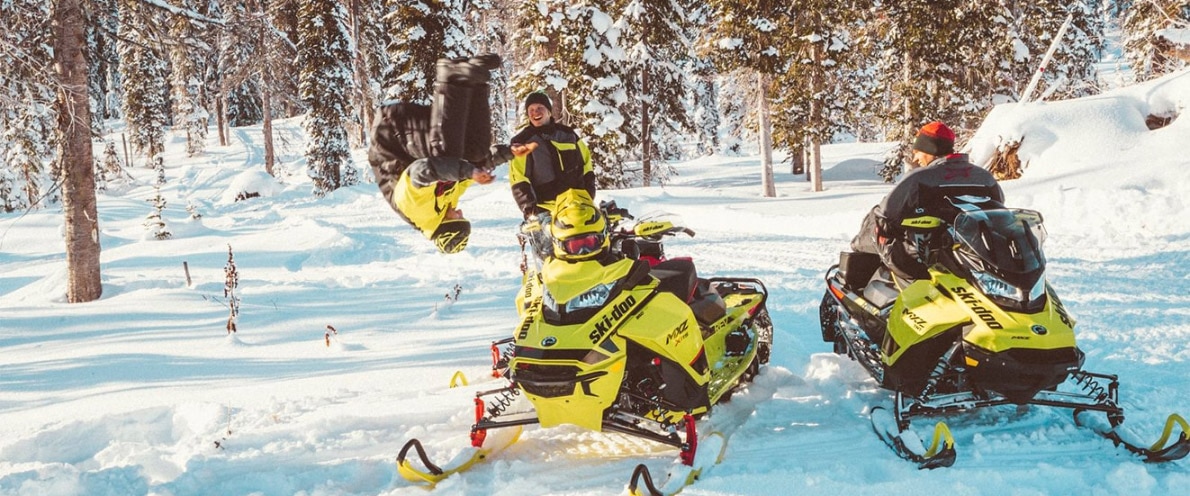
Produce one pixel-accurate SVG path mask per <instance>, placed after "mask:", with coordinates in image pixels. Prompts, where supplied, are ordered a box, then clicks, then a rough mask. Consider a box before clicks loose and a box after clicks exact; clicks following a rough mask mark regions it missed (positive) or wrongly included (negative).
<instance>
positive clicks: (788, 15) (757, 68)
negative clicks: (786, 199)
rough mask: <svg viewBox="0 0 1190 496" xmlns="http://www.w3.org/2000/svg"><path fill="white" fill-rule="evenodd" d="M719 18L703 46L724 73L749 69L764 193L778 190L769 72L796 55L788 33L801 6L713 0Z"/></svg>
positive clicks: (775, 71) (780, 68)
mask: <svg viewBox="0 0 1190 496" xmlns="http://www.w3.org/2000/svg"><path fill="white" fill-rule="evenodd" d="M707 4H708V5H709V6H710V7H711V8H712V9H713V10H712V12H713V14H712V17H713V18H714V19H715V21H716V22H715V23H714V24H713V25H712V26H710V29H709V30H708V33H707V35H706V36H704V38H703V39H702V42H701V43H702V45H703V50H704V51H706V52H707V53H709V54H710V55H711V56H712V60H714V61H715V63H716V65H717V66H718V67H719V70H720V72H724V73H727V72H734V71H739V70H741V69H748V70H749V71H751V72H752V74H749V75H747V76H746V77H747V78H748V79H749V80H751V81H752V82H751V83H750V84H752V85H754V86H755V88H756V97H755V102H756V103H755V105H754V108H755V110H756V116H757V122H758V126H757V129H758V130H759V135H760V154H761V174H760V184H761V194H762V195H764V196H766V197H772V196H776V195H777V191H776V186H775V184H774V182H773V164H772V139H771V138H772V125H771V123H770V121H769V119H770V117H771V115H770V110H769V105H770V103H771V101H772V95H771V93H770V92H771V91H772V88H773V86H774V85H773V84H772V80H771V77H772V76H773V75H774V74H779V73H781V72H783V71H784V70H785V69H786V68H787V67H788V65H789V62H790V60H791V59H792V57H793V56H794V54H793V53H792V52H791V49H790V46H789V45H788V43H789V41H790V40H789V36H783V35H781V34H779V33H784V32H787V30H788V29H789V28H790V27H792V22H791V21H792V18H793V16H795V15H797V12H798V10H797V8H796V6H795V5H794V4H792V3H789V2H755V3H743V2H734V1H729V0H712V1H710V2H707Z"/></svg>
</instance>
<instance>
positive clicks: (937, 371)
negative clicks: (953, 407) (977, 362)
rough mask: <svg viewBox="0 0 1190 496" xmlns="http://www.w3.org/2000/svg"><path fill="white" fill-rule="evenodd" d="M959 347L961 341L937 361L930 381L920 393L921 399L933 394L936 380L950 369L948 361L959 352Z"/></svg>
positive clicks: (936, 384) (955, 343) (961, 343)
mask: <svg viewBox="0 0 1190 496" xmlns="http://www.w3.org/2000/svg"><path fill="white" fill-rule="evenodd" d="M961 346H963V341H962V340H957V341H955V342H954V344H953V345H951V346H950V349H948V350H946V353H943V354H942V357H941V358H939V359H938V364H937V365H934V371H933V372H930V380H929V381H927V382H926V387H925V389H923V390H922V391H921V395H922V396H923V397H928V396H930V395H931V394H934V388H936V387H938V379H939V378H941V377H942V374H945V373H946V370H947V369H949V368H950V360H951V359H952V358H954V355H955V353H958V352H959V347H961Z"/></svg>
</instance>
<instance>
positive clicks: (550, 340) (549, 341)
mask: <svg viewBox="0 0 1190 496" xmlns="http://www.w3.org/2000/svg"><path fill="white" fill-rule="evenodd" d="M555 344H558V338H555V337H553V336H546V337H545V339H542V340H541V347H542V348H549V347H550V346H553V345H555Z"/></svg>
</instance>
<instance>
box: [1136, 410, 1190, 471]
mask: <svg viewBox="0 0 1190 496" xmlns="http://www.w3.org/2000/svg"><path fill="white" fill-rule="evenodd" d="M1174 427H1180V428H1181V429H1182V432H1180V433H1178V435H1177V436H1176V437H1177V440H1176V441H1174V442H1172V443H1169V441H1170V439H1172V438H1173V436H1172V434H1173V429H1174ZM1166 443H1169V444H1168V445H1166ZM1187 454H1190V427H1188V426H1187V424H1186V419H1184V418H1182V416H1181V415H1178V414H1176V413H1173V414H1170V415H1169V418H1167V419H1165V428H1164V429H1162V431H1161V439H1158V440H1157V442H1156V443H1153V445H1152V446H1150V447H1149V449H1148V450H1147V453H1146V454H1145V460H1146V461H1150V462H1168V461H1173V460H1180V459H1182V458H1185V457H1186V455H1187Z"/></svg>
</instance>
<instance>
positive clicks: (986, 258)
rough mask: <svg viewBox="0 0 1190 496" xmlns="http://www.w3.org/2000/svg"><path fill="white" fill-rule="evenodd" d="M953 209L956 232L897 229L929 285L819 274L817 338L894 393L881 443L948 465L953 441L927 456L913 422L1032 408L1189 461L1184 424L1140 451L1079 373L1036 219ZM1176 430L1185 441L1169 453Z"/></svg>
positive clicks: (979, 202)
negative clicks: (1101, 416) (998, 408)
mask: <svg viewBox="0 0 1190 496" xmlns="http://www.w3.org/2000/svg"><path fill="white" fill-rule="evenodd" d="M949 202H950V203H951V205H953V207H954V210H953V211H954V212H957V215H955V216H953V217H952V218H953V222H946V221H944V220H943V219H942V218H940V217H934V216H922V217H916V218H911V219H906V220H905V221H904V222H903V223H902V226H901V227H902V228H903V229H904V230H905V233H906V239H910V240H913V243H914V246H915V249H916V251H917V254H918V257H919V261H922V262H924V263H926V265H927V266H928V267H929V278H928V279H921V280H916V281H912V282H910V283H909V284H907V285H906V284H904V282H902V281H895V280H894V279H895V278H892V277H889V271H888V270H887V268H884V267H882V262H881V259H880V257H879V256H878V255H874V254H866V253H843V254H842V255H841V256H840V263H839V264H838V265H835V266H833V267H831V269H830V270H829V271H828V272H827V274H826V285H827V291H826V294H825V295H824V297H823V301H822V305H821V309H820V318H821V326H822V338H823V340H824V341H826V342H829V343H833V344H834V351H835V353H838V354H845V355H848V356H849V357H850V358H852V359H853V360H856V361H857V362H859V363H860V364H861V365H863V367H864V368H865V369H866V370H867V371H868V372H869V373H870V374H871V376H872V377H873V378H874V379H875V380H876V382H877V383H878V384H879V385H880V386H881V387H883V388H886V389H889V390H891V391H893V392H894V398H895V399H894V403H893V407H892V411H891V412H888V411H887V409H884V408H882V407H876V408H874V409H873V410H872V423H873V427H874V429H875V430H876V432H877V434H878V435H880V437H881V439H883V440H884V441H885V442H886V443H887V444H888V445H889V446H890V447H891V448H892V449H893V450H894V451H895V452H896V453H897V454H898V455H899V456H901V457H903V458H906V459H908V460H911V461H914V462H917V463H918V464H919V466H921V467H922V468H935V467H941V466H949V465H951V464H952V463H953V462H954V459H955V452H954V441H953V438H951V437H950V434H949V431H948V430H947V429H946V427H945V424H942V423H939V424H938V425H937V427H936V430H935V434H934V439H933V443H932V446H931V447H930V448H929V449H925V448H924V446H923V445H922V443H921V440H920V439H919V438H917V437H916V436H915V435H913V434H912V431H909V430H908V428H909V422H910V420H911V419H913V418H916V417H923V416H932V415H939V414H946V413H954V412H959V411H964V410H971V409H976V408H983V407H989V406H995V405H1003V404H1017V405H1026V404H1033V405H1045V406H1054V407H1064V408H1070V409H1073V410H1074V413H1075V420H1076V421H1077V422H1080V423H1088V424H1092V425H1091V427H1092V428H1093V429H1094V430H1095V431H1096V432H1097V433H1099V434H1101V435H1103V436H1104V437H1107V438H1109V439H1111V440H1112V441H1113V442H1115V443H1116V444H1118V445H1122V446H1124V447H1125V448H1126V449H1128V450H1129V451H1132V452H1134V453H1136V454H1138V455H1140V456H1141V457H1143V458H1144V459H1145V460H1147V461H1168V460H1176V459H1179V458H1182V457H1184V456H1185V455H1186V454H1187V452H1188V451H1190V441H1188V440H1187V433H1186V432H1187V430H1190V429H1187V426H1186V422H1185V420H1184V419H1182V418H1181V417H1180V416H1177V415H1172V416H1170V418H1169V421H1168V422H1166V429H1165V434H1164V435H1163V436H1162V438H1161V440H1160V441H1159V442H1158V443H1157V444H1154V445H1152V446H1151V447H1144V446H1141V445H1140V444H1139V443H1137V442H1136V441H1134V440H1133V439H1135V438H1134V437H1132V436H1131V435H1129V434H1126V432H1125V431H1124V430H1123V429H1121V428H1120V427H1121V425H1120V424H1121V423H1122V422H1123V420H1124V412H1123V409H1122V408H1121V407H1120V404H1119V401H1118V399H1117V385H1118V381H1117V377H1116V376H1114V375H1105V374H1097V373H1093V372H1088V371H1085V370H1082V365H1083V358H1084V355H1083V352H1082V351H1081V350H1079V348H1078V346H1077V345H1076V343H1075V337H1074V325H1075V321H1074V319H1073V318H1072V317H1071V316H1070V314H1069V313H1068V312H1067V311H1066V310H1065V308H1064V307H1063V306H1062V302H1061V301H1060V300H1059V299H1058V296H1057V293H1056V292H1055V291H1054V289H1053V287H1051V286H1050V285H1049V284H1048V283H1047V282H1046V279H1045V256H1044V254H1043V252H1042V249H1041V245H1042V242H1043V241H1044V239H1045V229H1044V227H1043V226H1042V218H1041V214H1040V213H1038V212H1035V211H1032V210H1024V209H1008V208H1004V207H1003V206H1002V205H999V204H998V203H996V202H993V201H991V200H988V199H986V198H982V197H958V198H954V199H949ZM874 275H875V277H873V276H874ZM1091 412H1103V413H1105V414H1106V417H1107V418H1106V420H1107V422H1096V420H1097V419H1096V418H1094V417H1093V416H1092V415H1090V413H1091ZM1175 426H1180V427H1181V429H1182V433H1181V436H1180V439H1179V440H1176V441H1174V442H1173V443H1171V444H1170V445H1169V446H1165V443H1166V441H1167V440H1169V439H1170V433H1171V430H1172V428H1173V427H1175Z"/></svg>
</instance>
